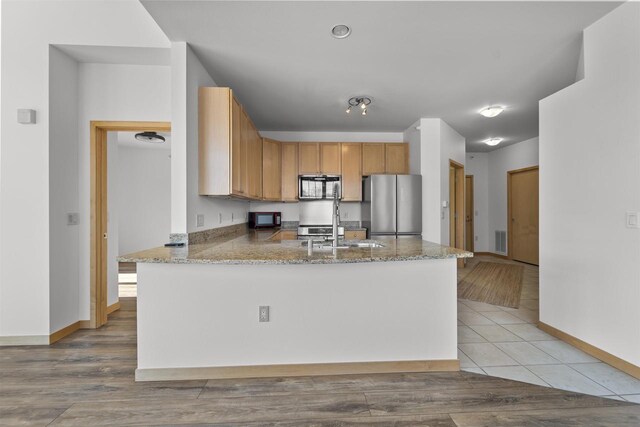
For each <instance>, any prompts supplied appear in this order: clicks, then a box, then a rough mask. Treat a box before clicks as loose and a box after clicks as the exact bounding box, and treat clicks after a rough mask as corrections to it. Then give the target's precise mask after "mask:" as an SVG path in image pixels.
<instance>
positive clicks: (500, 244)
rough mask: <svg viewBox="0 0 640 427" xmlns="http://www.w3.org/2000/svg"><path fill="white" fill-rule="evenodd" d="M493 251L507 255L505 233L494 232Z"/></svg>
mask: <svg viewBox="0 0 640 427" xmlns="http://www.w3.org/2000/svg"><path fill="white" fill-rule="evenodd" d="M495 251H496V252H500V253H503V254H506V253H507V232H506V231H500V230H496V246H495Z"/></svg>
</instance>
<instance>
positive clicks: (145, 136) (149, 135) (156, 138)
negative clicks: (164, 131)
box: [136, 132, 165, 144]
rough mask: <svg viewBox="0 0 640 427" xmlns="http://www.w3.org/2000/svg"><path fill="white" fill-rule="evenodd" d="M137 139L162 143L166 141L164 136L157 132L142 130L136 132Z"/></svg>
mask: <svg viewBox="0 0 640 427" xmlns="http://www.w3.org/2000/svg"><path fill="white" fill-rule="evenodd" d="M136 139H137V140H138V141H143V142H153V143H155V144H161V143H163V142H164V141H165V138H164V136H162V135H158V133H157V132H140V133H136Z"/></svg>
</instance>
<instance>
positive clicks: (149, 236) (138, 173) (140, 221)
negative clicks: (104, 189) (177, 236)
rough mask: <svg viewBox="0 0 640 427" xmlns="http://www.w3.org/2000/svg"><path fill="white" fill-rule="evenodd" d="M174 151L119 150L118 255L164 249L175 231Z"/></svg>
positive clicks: (156, 149) (122, 148)
mask: <svg viewBox="0 0 640 427" xmlns="http://www.w3.org/2000/svg"><path fill="white" fill-rule="evenodd" d="M170 155H171V149H170V148H169V147H166V148H156V147H153V148H134V147H128V146H122V145H121V146H119V147H118V170H117V175H118V200H119V202H120V209H119V211H118V230H119V233H118V236H119V238H118V253H119V255H125V254H130V253H132V252H137V251H141V250H143V249H149V248H154V247H157V246H162V245H163V244H164V243H166V242H167V241H168V238H169V233H170V231H171V159H170Z"/></svg>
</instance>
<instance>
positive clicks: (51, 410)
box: [0, 301, 640, 427]
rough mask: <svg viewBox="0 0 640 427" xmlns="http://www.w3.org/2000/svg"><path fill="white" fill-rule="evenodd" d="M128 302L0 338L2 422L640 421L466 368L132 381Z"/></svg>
mask: <svg viewBox="0 0 640 427" xmlns="http://www.w3.org/2000/svg"><path fill="white" fill-rule="evenodd" d="M122 307H123V308H122V309H121V310H120V311H118V312H115V313H113V314H112V315H110V317H109V323H108V324H107V325H105V326H104V327H102V328H101V329H99V330H81V331H78V332H76V333H74V334H73V335H71V336H69V337H67V338H65V339H63V340H61V341H59V342H58V343H56V344H54V345H52V346H49V347H4V348H0V425H3V426H4V425H41V426H42V425H49V424H51V425H62V426H64V425H70V426H100V425H213V426H216V425H218V426H222V425H224V426H238V427H239V426H258V425H259V426H279V427H285V426H287V427H293V426H345V427H346V426H440V427H444V426H457V427H469V426H563V425H567V426H578V425H589V426H638V425H640V405H634V404H631V403H627V402H620V401H616V400H611V399H605V398H601V397H595V396H588V395H583V394H579V393H572V392H566V391H561V390H557V389H551V388H547V387H539V386H535V385H530V384H524V383H520V382H515V381H510V380H504V379H500V378H495V377H489V376H484V375H477V374H472V373H468V372H455V373H428V374H390V375H353V376H334V377H302V378H271V379H248V380H216V381H178V382H156V383H135V382H134V381H133V373H134V369H135V365H136V320H135V319H136V313H135V305H134V304H132V302H131V301H128V302H124V303H123V304H122ZM168 339H170V338H168Z"/></svg>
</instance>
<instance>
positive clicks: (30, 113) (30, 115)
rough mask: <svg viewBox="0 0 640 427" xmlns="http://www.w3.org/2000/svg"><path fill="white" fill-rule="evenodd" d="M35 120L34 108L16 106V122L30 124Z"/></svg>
mask: <svg viewBox="0 0 640 427" xmlns="http://www.w3.org/2000/svg"><path fill="white" fill-rule="evenodd" d="M35 122H36V110H29V109H27V108H18V123H22V124H23V125H32V124H34V123H35Z"/></svg>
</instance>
